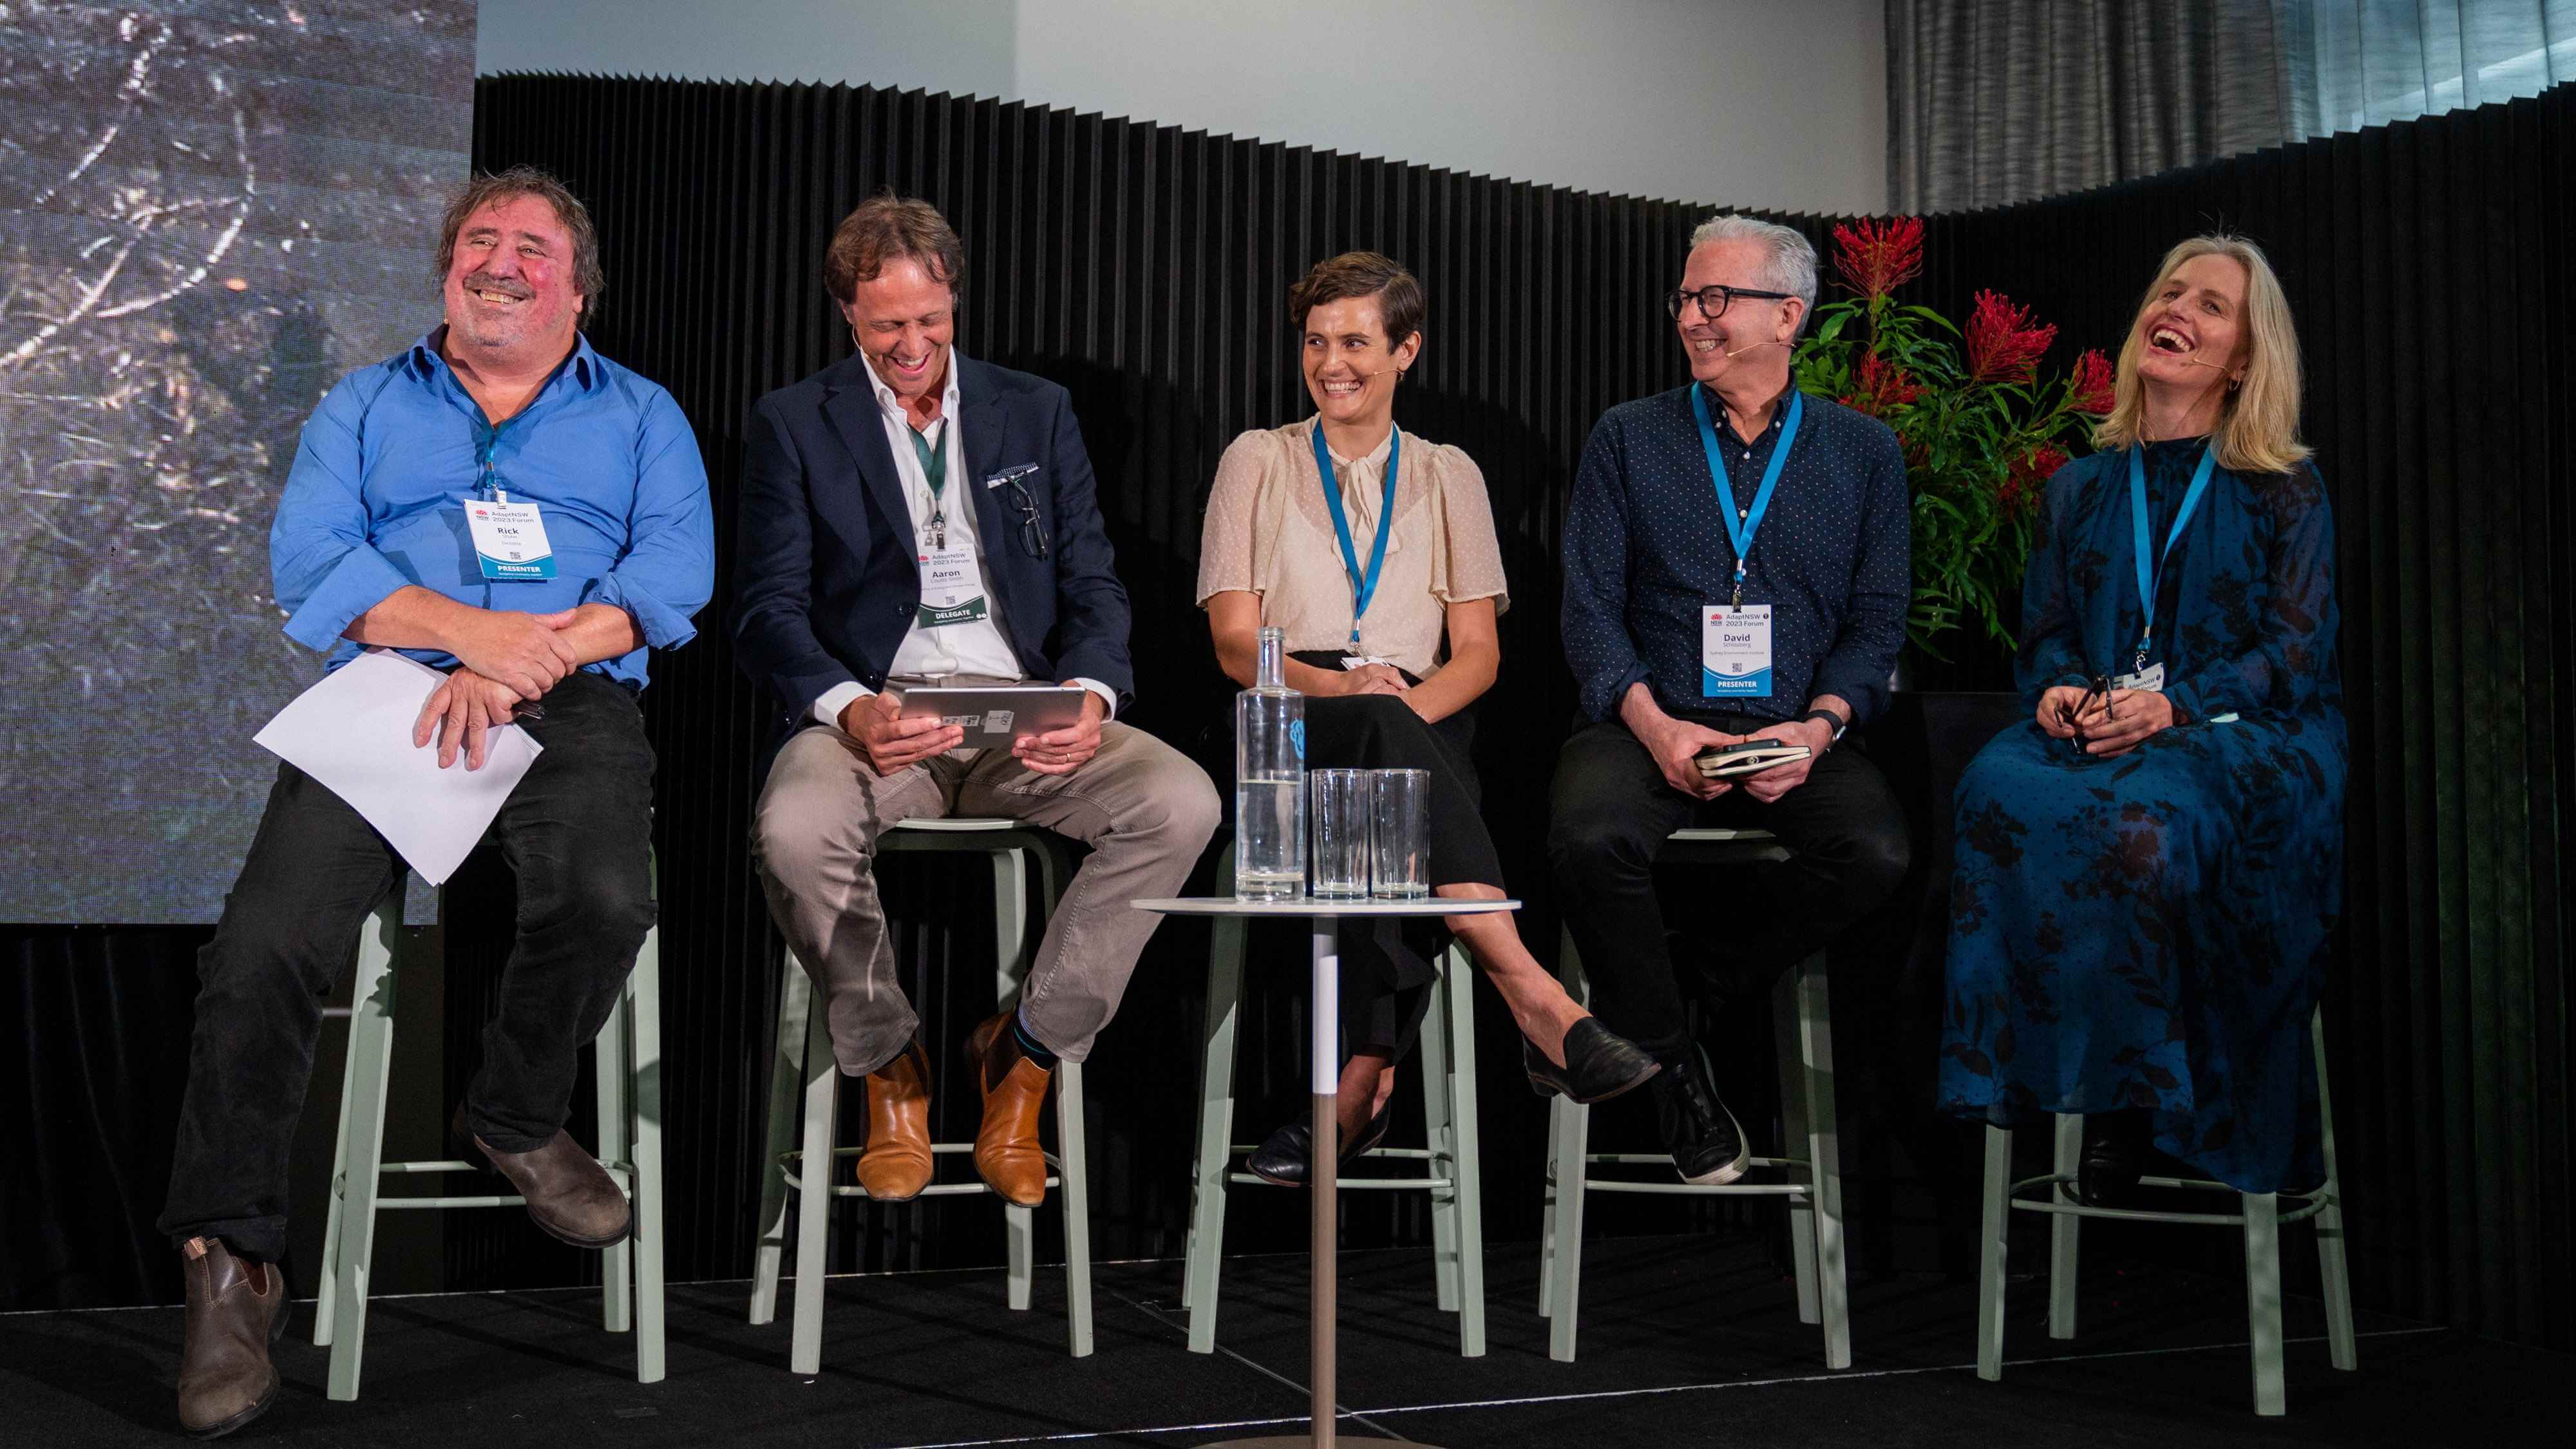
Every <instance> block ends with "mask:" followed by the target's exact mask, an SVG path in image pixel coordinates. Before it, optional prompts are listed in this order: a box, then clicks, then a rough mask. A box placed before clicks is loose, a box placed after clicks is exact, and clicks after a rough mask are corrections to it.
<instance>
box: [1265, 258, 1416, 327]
mask: <svg viewBox="0 0 2576 1449" xmlns="http://www.w3.org/2000/svg"><path fill="white" fill-rule="evenodd" d="M1350 297H1375V298H1376V299H1377V315H1378V317H1379V319H1380V320H1381V321H1383V322H1385V324H1386V345H1387V347H1388V348H1389V349H1393V348H1397V347H1402V346H1403V345H1404V339H1406V338H1408V337H1411V336H1412V335H1413V334H1414V333H1416V332H1419V331H1421V330H1422V312H1423V306H1422V284H1421V283H1420V282H1417V281H1415V280H1414V279H1413V274H1412V273H1411V272H1408V271H1406V270H1405V269H1404V264H1403V263H1402V262H1399V261H1397V260H1396V259H1394V258H1393V257H1390V256H1386V255H1383V254H1381V253H1378V252H1344V253H1342V254H1341V255H1340V256H1338V257H1334V258H1333V259H1331V260H1330V261H1322V262H1317V263H1315V269H1314V270H1313V271H1311V272H1308V273H1307V274H1306V275H1305V277H1304V279H1303V280H1301V281H1299V282H1298V283H1297V285H1295V286H1293V287H1290V288H1289V289H1288V321H1289V322H1290V324H1291V325H1293V326H1295V327H1296V328H1297V329H1298V330H1299V331H1300V332H1303V331H1304V329H1305V326H1306V315H1307V314H1308V313H1310V312H1312V311H1314V310H1315V309H1316V308H1318V307H1321V306H1323V305H1324V304H1325V303H1327V302H1339V301H1342V300H1344V299H1345V298H1350Z"/></svg>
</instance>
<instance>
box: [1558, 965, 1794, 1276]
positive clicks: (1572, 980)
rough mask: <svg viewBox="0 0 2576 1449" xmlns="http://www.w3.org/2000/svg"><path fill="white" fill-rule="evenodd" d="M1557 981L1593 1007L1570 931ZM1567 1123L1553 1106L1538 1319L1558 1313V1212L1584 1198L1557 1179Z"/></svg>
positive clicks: (1577, 999)
mask: <svg viewBox="0 0 2576 1449" xmlns="http://www.w3.org/2000/svg"><path fill="white" fill-rule="evenodd" d="M1556 979H1557V981H1558V982H1559V983H1560V984H1562V985H1563V986H1564V987H1565V994H1566V995H1568V996H1571V997H1573V998H1574V1004H1575V1005H1577V1006H1589V1005H1591V1002H1592V992H1591V988H1589V987H1588V986H1586V985H1585V984H1584V981H1583V956H1582V954H1581V953H1580V952H1578V951H1576V950H1575V949H1574V933H1573V932H1572V931H1569V930H1562V929H1560V930H1559V931H1558V932H1557V943H1556ZM1784 1060H1785V1058H1784ZM1564 1123H1565V1118H1564V1117H1563V1116H1562V1115H1560V1114H1559V1113H1558V1112H1557V1110H1556V1104H1555V1103H1554V1102H1550V1103H1549V1104H1548V1112H1547V1182H1546V1184H1545V1186H1546V1189H1547V1191H1546V1193H1545V1194H1544V1197H1543V1200H1542V1204H1541V1207H1540V1209H1539V1220H1538V1316H1539V1317H1541V1318H1549V1317H1553V1316H1555V1311H1556V1254H1557V1249H1558V1248H1559V1247H1560V1246H1562V1244H1561V1242H1560V1238H1559V1234H1558V1232H1557V1229H1558V1227H1559V1224H1558V1221H1557V1208H1558V1207H1559V1206H1560V1205H1561V1204H1562V1203H1563V1202H1564V1201H1565V1199H1566V1197H1567V1196H1568V1195H1569V1194H1572V1195H1576V1196H1580V1195H1581V1193H1582V1191H1583V1189H1582V1188H1581V1187H1580V1186H1578V1185H1575V1184H1574V1183H1573V1182H1572V1181H1571V1180H1569V1179H1565V1178H1560V1177H1559V1176H1557V1164H1558V1162H1559V1161H1560V1160H1561V1159H1560V1158H1559V1157H1558V1156H1557V1133H1558V1132H1559V1131H1560V1130H1562V1128H1563V1126H1564ZM1582 1158H1583V1154H1582V1153H1581V1152H1580V1151H1579V1150H1578V1151H1577V1152H1576V1153H1575V1161H1576V1162H1577V1163H1578V1164H1579V1163H1580V1162H1581V1161H1582Z"/></svg>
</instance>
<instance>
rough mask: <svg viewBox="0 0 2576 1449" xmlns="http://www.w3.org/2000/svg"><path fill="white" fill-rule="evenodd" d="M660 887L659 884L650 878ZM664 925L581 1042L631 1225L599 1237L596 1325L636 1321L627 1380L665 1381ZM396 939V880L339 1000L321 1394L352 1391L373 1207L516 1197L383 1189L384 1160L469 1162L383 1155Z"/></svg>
mask: <svg viewBox="0 0 2576 1449" xmlns="http://www.w3.org/2000/svg"><path fill="white" fill-rule="evenodd" d="M657 895H658V891H657ZM661 940H662V929H661V927H660V926H659V925H656V926H654V927H653V928H652V929H651V930H648V931H646V932H645V933H644V945H643V948H642V949H641V950H639V951H637V952H636V953H635V968H634V969H633V970H632V971H630V972H628V973H627V976H626V985H625V988H624V989H623V990H622V991H621V992H620V993H619V995H618V998H617V1006H616V1008H615V1009H614V1010H613V1011H611V1012H610V1013H609V1015H608V1024H607V1025H605V1026H603V1027H601V1028H600V1031H599V1036H598V1037H597V1038H596V1039H595V1040H594V1042H593V1043H592V1048H593V1050H594V1051H595V1052H596V1054H597V1068H598V1070H597V1073H596V1075H597V1077H598V1082H599V1162H600V1166H602V1167H604V1168H606V1169H608V1175H609V1176H610V1177H613V1178H615V1179H617V1185H618V1186H619V1187H621V1188H623V1189H624V1190H625V1192H626V1197H627V1201H628V1203H629V1205H630V1208H629V1210H630V1213H631V1215H632V1224H633V1226H632V1227H631V1228H630V1229H629V1231H628V1237H627V1241H625V1242H623V1243H620V1244H618V1245H616V1246H615V1247H611V1248H607V1249H604V1250H603V1251H604V1252H605V1253H606V1255H607V1261H606V1262H605V1263H604V1264H603V1265H602V1268H601V1278H602V1283H601V1294H600V1298H601V1310H600V1317H601V1320H602V1323H603V1326H605V1327H606V1328H607V1330H608V1331H609V1332H611V1333H625V1332H628V1331H630V1330H632V1331H633V1333H634V1334H635V1381H636V1382H638V1383H645V1384H658V1383H660V1382H661V1381H662V1367H663V1366H662V1347H663V1345H662V990H661V985H662V947H661ZM404 949H405V943H404V940H403V924H402V893H401V891H400V889H399V888H397V890H396V891H395V893H394V894H393V896H392V897H391V898H389V899H388V900H386V901H385V902H384V903H383V904H382V905H379V906H377V907H376V910H375V914H374V916H373V917H372V918H371V919H370V920H369V921H368V923H367V929H366V930H365V931H363V932H361V933H360V935H359V938H358V979H357V989H356V991H355V993H354V994H353V996H352V998H351V999H352V1000H353V1001H354V1003H355V1005H354V1007H353V1008H352V1009H351V1011H350V1013H349V1057H348V1065H347V1066H346V1068H344V1069H343V1071H342V1072H341V1074H340V1134H339V1145H338V1146H337V1147H336V1148H335V1149H334V1150H333V1153H332V1159H331V1210H330V1218H329V1220H328V1223H327V1224H326V1225H325V1227H324V1228H323V1231H322V1278H321V1285H320V1291H319V1292H318V1293H317V1294H316V1295H315V1298H314V1308H313V1343H314V1346H315V1347H317V1348H328V1349H330V1350H331V1380H330V1395H331V1397H332V1398H334V1399H341V1400H349V1399H355V1398H356V1397H358V1374H359V1369H360V1362H361V1359H362V1357H363V1355H364V1353H365V1350H366V1343H367V1277H368V1273H369V1270H370V1267H371V1264H372V1259H373V1255H374V1252H375V1243H376V1214H377V1213H378V1212H381V1211H387V1210H390V1209H395V1208H497V1207H524V1206H526V1205H527V1201H528V1200H527V1199H526V1198H524V1197H519V1196H517V1195H515V1194H511V1195H484V1194H477V1195H471V1196H464V1197H450V1196H440V1197H386V1196H384V1195H383V1193H382V1190H381V1184H379V1183H378V1181H377V1179H378V1178H379V1177H380V1176H382V1175H385V1174H390V1173H425V1172H480V1171H483V1170H484V1169H485V1168H486V1167H487V1164H485V1163H482V1162H468V1161H465V1160H463V1159H456V1158H451V1159H444V1160H440V1161H424V1162H387V1161H385V1160H384V1149H385V1100H386V1092H387V1086H388V1078H389V1076H390V1069H391V1065H392V1060H393V1037H394V998H395V994H396V984H397V981H398V979H399V975H400V973H399V972H398V971H397V969H396V964H397V962H398V960H399V959H400V957H401V956H402V954H403V952H404Z"/></svg>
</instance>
